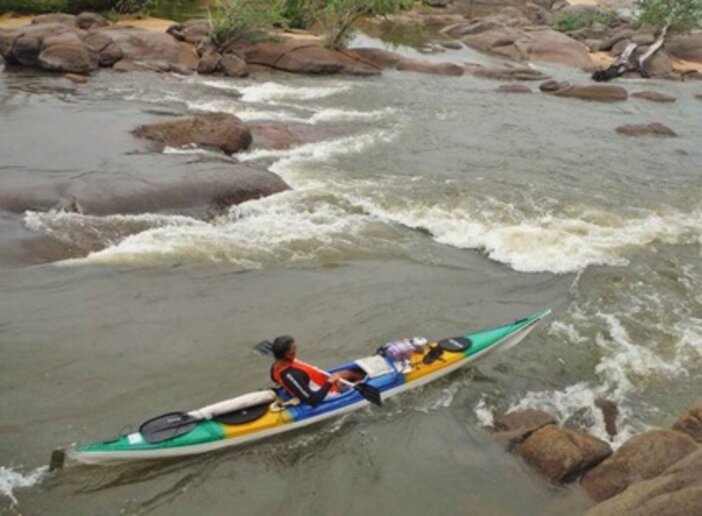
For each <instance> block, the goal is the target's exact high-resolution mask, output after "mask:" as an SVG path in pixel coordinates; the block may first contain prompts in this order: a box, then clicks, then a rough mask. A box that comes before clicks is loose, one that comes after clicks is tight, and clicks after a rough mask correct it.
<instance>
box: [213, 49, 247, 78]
mask: <svg viewBox="0 0 702 516" xmlns="http://www.w3.org/2000/svg"><path fill="white" fill-rule="evenodd" d="M219 66H220V68H221V69H222V71H223V72H224V75H226V76H227V77H247V76H248V75H249V67H248V65H247V64H246V61H244V60H243V59H242V58H240V57H238V56H235V55H234V54H226V55H225V56H223V57H222V60H221V61H220V62H219Z"/></svg>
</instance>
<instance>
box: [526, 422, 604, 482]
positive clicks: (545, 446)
mask: <svg viewBox="0 0 702 516" xmlns="http://www.w3.org/2000/svg"><path fill="white" fill-rule="evenodd" d="M611 453H612V449H611V448H610V446H609V444H607V443H606V442H604V441H601V440H600V439H597V438H595V437H592V436H591V435H588V434H586V433H583V432H578V431H575V430H568V429H566V428H561V427H558V426H555V425H548V426H545V427H543V428H541V429H540V430H537V431H536V432H534V433H533V434H531V435H530V436H529V437H528V438H527V440H526V441H524V443H522V444H521V445H520V446H519V448H517V455H519V456H520V457H522V458H523V459H524V460H525V461H526V462H527V463H528V464H529V465H530V466H532V467H533V468H534V469H536V470H537V471H538V472H539V473H541V474H542V475H544V476H545V477H546V478H548V479H549V480H551V481H553V482H570V481H572V480H575V479H576V478H577V477H578V476H580V475H582V474H583V473H584V472H585V471H587V470H588V469H590V468H592V467H593V466H595V465H597V464H599V463H600V462H602V461H603V460H605V459H606V458H607V457H608V456H609V455H610V454H611Z"/></svg>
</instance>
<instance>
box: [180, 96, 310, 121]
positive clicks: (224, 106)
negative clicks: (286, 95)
mask: <svg viewBox="0 0 702 516" xmlns="http://www.w3.org/2000/svg"><path fill="white" fill-rule="evenodd" d="M187 105H188V108H189V109H193V110H197V111H206V112H211V113H230V114H233V115H236V116H237V117H239V118H240V119H241V120H244V121H247V122H251V121H255V120H276V121H281V122H298V123H306V122H307V121H308V119H307V118H305V117H301V116H297V115H295V114H294V113H293V112H291V111H286V110H271V109H255V108H251V107H248V106H242V105H241V104H237V103H235V102H232V101H230V100H196V101H189V102H188V103H187Z"/></svg>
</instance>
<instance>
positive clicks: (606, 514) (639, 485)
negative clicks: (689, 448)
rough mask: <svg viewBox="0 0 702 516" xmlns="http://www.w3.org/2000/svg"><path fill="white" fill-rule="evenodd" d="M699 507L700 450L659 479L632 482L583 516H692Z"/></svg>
mask: <svg viewBox="0 0 702 516" xmlns="http://www.w3.org/2000/svg"><path fill="white" fill-rule="evenodd" d="M700 507H702V449H698V450H697V451H695V452H693V453H690V454H689V455H687V456H686V457H685V458H683V459H681V460H679V461H678V462H676V463H675V464H673V465H672V466H670V467H669V468H667V469H666V470H665V471H664V472H663V473H662V474H661V475H659V476H656V477H653V478H651V479H649V480H641V481H638V482H634V483H633V484H631V485H630V486H629V487H628V488H627V489H626V490H625V491H624V492H622V493H620V494H618V495H616V496H614V497H613V498H610V499H609V500H606V501H604V502H602V503H599V504H598V505H596V506H595V507H593V508H592V509H590V510H589V511H588V512H587V516H610V515H612V514H636V515H638V516H678V515H683V514H685V515H687V514H690V515H692V514H699V512H700Z"/></svg>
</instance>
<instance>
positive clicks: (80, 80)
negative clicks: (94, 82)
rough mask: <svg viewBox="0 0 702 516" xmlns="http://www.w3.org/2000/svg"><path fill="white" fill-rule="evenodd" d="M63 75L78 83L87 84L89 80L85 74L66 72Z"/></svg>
mask: <svg viewBox="0 0 702 516" xmlns="http://www.w3.org/2000/svg"><path fill="white" fill-rule="evenodd" d="M63 76H64V77H65V78H66V79H68V80H69V81H71V82H74V83H76V84H85V83H86V82H88V78H87V77H86V76H85V75H79V74H77V73H66V74H63Z"/></svg>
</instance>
